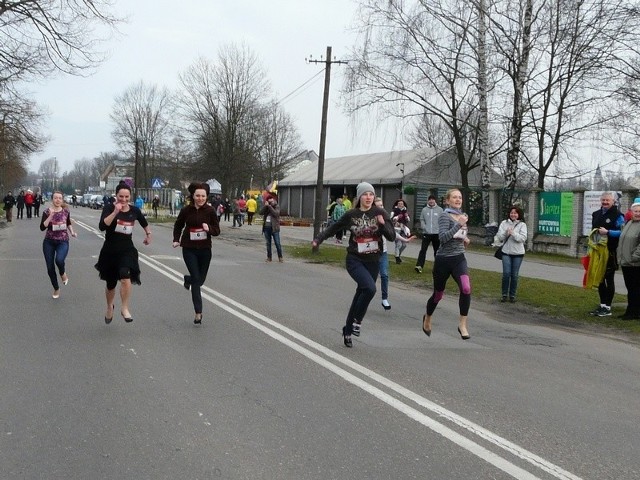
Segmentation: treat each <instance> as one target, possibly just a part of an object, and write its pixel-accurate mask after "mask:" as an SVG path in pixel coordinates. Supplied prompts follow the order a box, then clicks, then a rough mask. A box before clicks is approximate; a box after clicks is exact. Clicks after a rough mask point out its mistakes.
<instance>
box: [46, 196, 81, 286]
mask: <svg viewBox="0 0 640 480" xmlns="http://www.w3.org/2000/svg"><path fill="white" fill-rule="evenodd" d="M40 230H41V231H43V232H44V231H46V233H45V234H44V240H43V242H42V253H44V259H45V262H46V263H47V274H48V275H49V279H50V280H51V286H52V287H53V294H52V295H51V296H52V297H53V298H59V297H60V284H59V283H58V275H57V274H56V266H57V267H58V272H59V273H60V278H61V279H62V283H63V284H64V285H66V284H67V283H68V282H69V277H68V276H67V272H66V269H65V260H66V258H67V253H69V234H71V236H72V237H76V236H77V234H76V232H74V231H73V224H72V222H71V215H70V214H69V210H68V209H67V208H66V206H65V204H64V199H63V196H62V192H53V197H52V199H51V207H49V208H47V209H45V211H44V212H42V218H41V220H40Z"/></svg>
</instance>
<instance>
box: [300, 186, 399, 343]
mask: <svg viewBox="0 0 640 480" xmlns="http://www.w3.org/2000/svg"><path fill="white" fill-rule="evenodd" d="M375 197H376V194H375V190H374V189H373V186H371V184H369V183H366V182H362V183H360V184H358V187H357V188H356V198H355V200H354V204H353V205H354V208H352V209H351V210H348V211H347V212H346V213H345V214H344V215H343V216H342V217H340V219H338V220H337V221H336V222H334V223H332V224H331V225H330V226H329V227H327V228H326V229H325V230H324V231H322V232H320V234H319V235H318V237H317V238H316V239H314V240H313V242H312V243H311V245H312V246H313V248H314V249H316V248H318V246H319V245H320V244H321V243H322V242H323V241H325V240H326V239H327V238H331V237H333V236H334V235H335V234H336V233H338V231H340V230H348V231H349V232H350V233H351V235H350V236H349V245H348V246H347V258H346V266H347V272H348V273H349V275H350V276H351V278H353V279H354V280H355V282H356V283H357V284H358V286H357V288H356V292H355V294H354V296H353V300H352V301H351V307H350V308H349V313H348V314H347V319H346V323H345V326H344V327H342V337H343V340H344V344H345V346H347V347H352V346H353V343H352V339H351V335H354V336H356V337H358V336H360V325H361V324H362V320H363V319H364V316H365V314H366V313H367V308H368V307H369V303H370V302H371V300H372V299H373V297H375V295H376V280H377V279H378V273H379V259H380V254H381V252H382V237H383V236H384V237H385V238H386V239H387V240H389V241H390V242H393V241H394V240H395V236H396V233H395V230H394V229H393V225H392V223H391V220H390V219H389V215H388V214H387V212H386V211H385V210H384V209H382V208H380V207H376V206H375V205H374V203H373V202H374V200H375Z"/></svg>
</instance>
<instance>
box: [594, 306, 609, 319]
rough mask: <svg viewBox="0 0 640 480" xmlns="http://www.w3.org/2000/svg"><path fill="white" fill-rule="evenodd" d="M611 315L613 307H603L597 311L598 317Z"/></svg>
mask: <svg viewBox="0 0 640 480" xmlns="http://www.w3.org/2000/svg"><path fill="white" fill-rule="evenodd" d="M610 316H611V308H607V307H602V308H601V309H600V311H599V312H598V313H596V317H610Z"/></svg>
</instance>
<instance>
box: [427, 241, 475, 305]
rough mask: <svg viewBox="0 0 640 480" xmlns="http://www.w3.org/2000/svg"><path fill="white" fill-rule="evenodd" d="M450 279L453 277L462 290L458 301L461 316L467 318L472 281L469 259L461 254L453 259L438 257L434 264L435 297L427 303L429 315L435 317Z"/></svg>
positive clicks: (430, 298)
mask: <svg viewBox="0 0 640 480" xmlns="http://www.w3.org/2000/svg"><path fill="white" fill-rule="evenodd" d="M449 277H453V279H454V280H455V281H456V283H457V284H458V288H459V289H460V298H459V300H458V306H459V308H460V315H463V316H467V315H468V314H469V307H470V306H471V279H470V278H469V269H468V267H467V259H466V258H465V256H464V254H462V253H461V254H460V255H456V256H453V257H443V256H436V259H435V262H434V263H433V295H431V297H429V300H428V301H427V315H433V312H434V311H435V309H436V307H437V306H438V303H439V302H440V300H442V297H444V288H445V286H446V285H447V280H449Z"/></svg>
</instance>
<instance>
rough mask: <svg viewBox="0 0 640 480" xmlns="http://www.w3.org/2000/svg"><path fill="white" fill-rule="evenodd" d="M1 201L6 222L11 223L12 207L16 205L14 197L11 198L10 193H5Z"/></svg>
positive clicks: (11, 194)
mask: <svg viewBox="0 0 640 480" xmlns="http://www.w3.org/2000/svg"><path fill="white" fill-rule="evenodd" d="M2 201H3V202H4V213H5V215H6V218H7V222H11V221H13V207H14V205H15V204H16V197H14V196H13V193H12V192H7V194H6V195H5V196H4V198H3V199H2Z"/></svg>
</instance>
